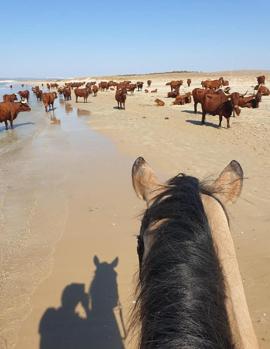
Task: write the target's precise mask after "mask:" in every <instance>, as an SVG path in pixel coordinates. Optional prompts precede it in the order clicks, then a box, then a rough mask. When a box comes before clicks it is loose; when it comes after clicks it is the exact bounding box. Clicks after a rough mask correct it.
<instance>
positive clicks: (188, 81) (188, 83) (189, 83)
mask: <svg viewBox="0 0 270 349" xmlns="http://www.w3.org/2000/svg"><path fill="white" fill-rule="evenodd" d="M187 85H188V87H190V85H191V79H187Z"/></svg>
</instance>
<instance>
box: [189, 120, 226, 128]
mask: <svg viewBox="0 0 270 349" xmlns="http://www.w3.org/2000/svg"><path fill="white" fill-rule="evenodd" d="M186 122H188V123H190V124H193V125H197V126H198V125H199V126H210V127H214V128H221V127H218V125H217V124H213V123H212V122H208V121H205V123H204V125H202V123H201V121H200V120H186Z"/></svg>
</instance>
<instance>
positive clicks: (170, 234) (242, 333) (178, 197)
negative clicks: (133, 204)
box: [131, 157, 258, 349]
mask: <svg viewBox="0 0 270 349" xmlns="http://www.w3.org/2000/svg"><path fill="white" fill-rule="evenodd" d="M243 176H244V174H243V170H242V168H241V165H240V164H239V163H238V162H237V161H235V160H233V161H231V162H230V163H229V165H227V166H226V167H225V168H224V170H223V171H222V172H221V174H220V175H219V177H218V178H217V179H216V180H215V181H212V182H209V181H208V182H201V181H199V180H198V179H197V178H195V177H192V176H188V175H185V174H179V175H177V176H175V177H173V178H171V179H170V180H169V181H167V182H166V183H165V184H161V182H160V181H159V180H158V179H157V176H156V174H155V173H154V171H153V170H152V168H151V167H150V166H149V165H148V163H147V162H146V161H145V160H144V159H143V158H142V157H139V158H138V159H137V160H136V161H135V163H134V164H133V167H132V182H133V187H134V190H135V192H136V194H137V196H138V197H139V198H141V199H143V200H145V201H146V204H147V209H146V211H145V213H144V215H143V218H142V223H141V229H140V233H139V235H138V243H137V253H138V259H139V277H138V286H137V292H136V302H135V306H134V309H133V316H132V320H131V328H133V330H134V329H136V330H137V329H138V331H139V348H140V349H145V348H151V349H152V348H164V349H165V348H170V349H174V348H175V349H176V348H188V349H199V348H200V349H201V348H209V349H210V348H211V349H212V348H215V349H238V348H241V349H257V348H258V343H257V339H256V336H255V332H254V329H253V326H252V322H251V319H250V315H249V311H248V306H247V302H246V298H245V293H244V289H243V284H242V280H241V275H240V272H239V268H238V264H237V258H236V254H235V250H234V245H233V240H232V237H231V233H230V228H229V222H228V215H227V213H226V210H225V204H226V203H229V202H235V201H236V199H237V198H238V197H239V195H240V193H241V190H242V185H243Z"/></svg>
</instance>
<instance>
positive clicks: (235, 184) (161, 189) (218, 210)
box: [132, 157, 243, 262]
mask: <svg viewBox="0 0 270 349" xmlns="http://www.w3.org/2000/svg"><path fill="white" fill-rule="evenodd" d="M132 182H133V188H134V190H135V192H136V194H137V196H138V197H139V198H140V199H143V200H144V201H145V202H146V205H147V207H148V208H150V207H151V205H153V204H155V202H156V199H157V198H159V199H158V200H160V201H162V200H163V198H162V195H163V193H164V198H166V196H168V195H170V188H171V183H172V180H170V181H168V182H167V183H161V182H160V181H159V180H158V177H157V176H156V174H155V172H154V171H153V169H152V168H151V167H150V166H149V164H148V163H147V162H146V161H145V160H144V159H143V158H142V157H139V158H137V160H136V161H135V162H134V164H133V167H132ZM242 184H243V170H242V168H241V166H240V164H239V163H238V162H237V161H235V160H233V161H231V162H230V163H229V164H228V165H227V166H226V167H225V168H224V170H223V171H222V172H221V173H220V175H219V176H218V178H217V179H216V180H215V181H212V182H211V184H210V185H208V184H207V185H203V184H202V185H200V188H201V192H200V196H201V199H202V202H203V206H204V210H205V212H206V214H207V218H208V220H209V222H210V225H211V222H212V221H213V220H214V216H216V215H217V216H219V217H220V214H221V215H223V216H224V217H225V219H226V220H227V217H226V214H225V211H224V209H223V205H224V204H226V203H228V202H232V203H233V202H235V201H236V200H237V198H238V197H239V195H240V193H241V190H242ZM209 193H210V195H208V194H209ZM213 203H214V205H213ZM209 207H210V208H209ZM213 208H215V209H213ZM163 221H164V218H162V217H160V219H159V220H158V221H155V222H154V223H153V222H152V223H151V224H150V225H149V226H148V227H147V229H146V231H145V232H144V231H142V230H141V233H140V236H139V237H138V254H139V259H140V262H141V261H142V259H144V258H145V257H146V255H147V252H149V250H150V248H151V246H152V244H153V241H154V236H153V235H154V234H151V231H153V230H155V228H156V227H157V226H158V225H159V224H162V222H163ZM142 229H143V227H142ZM140 254H141V255H140Z"/></svg>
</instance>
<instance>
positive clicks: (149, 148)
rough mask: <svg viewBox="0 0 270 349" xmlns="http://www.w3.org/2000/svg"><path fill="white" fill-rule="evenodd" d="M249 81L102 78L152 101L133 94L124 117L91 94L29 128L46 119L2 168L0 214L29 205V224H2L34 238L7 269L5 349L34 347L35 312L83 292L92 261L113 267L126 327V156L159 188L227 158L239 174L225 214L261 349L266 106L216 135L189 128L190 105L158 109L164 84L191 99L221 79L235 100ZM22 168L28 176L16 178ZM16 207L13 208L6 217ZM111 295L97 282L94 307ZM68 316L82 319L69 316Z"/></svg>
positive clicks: (267, 191)
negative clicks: (133, 84) (73, 288)
mask: <svg viewBox="0 0 270 349" xmlns="http://www.w3.org/2000/svg"><path fill="white" fill-rule="evenodd" d="M259 73H260V72H231V73H228V72H226V73H216V74H199V73H192V74H191V73H190V74H188V73H187V74H185V73H183V74H177V73H175V74H160V75H158V74H154V75H146V76H127V77H123V76H121V77H108V78H109V79H122V80H125V79H127V80H132V81H137V80H141V81H146V80H148V79H151V80H152V86H151V89H155V88H157V89H158V92H157V93H155V94H151V93H149V94H146V93H144V92H135V94H134V96H128V97H127V101H126V110H118V109H115V108H114V107H115V106H116V102H115V99H114V92H113V91H108V92H99V93H98V96H97V97H95V98H94V97H92V96H90V97H89V100H88V103H77V104H76V103H75V102H74V98H73V100H72V101H70V102H66V103H60V105H57V109H56V111H55V116H56V117H57V118H59V119H60V120H61V124H60V125H50V123H49V119H48V115H45V113H44V112H43V111H42V112H40V113H41V114H40V117H43V118H45V120H47V124H46V126H45V127H44V129H43V131H42V132H41V133H39V134H38V135H37V136H36V137H35V139H34V141H33V142H31V143H30V144H26V145H25V146H24V147H23V149H21V150H20V151H19V152H13V153H10V154H9V155H8V157H9V161H7V163H6V165H5V166H6V171H7V172H8V173H9V178H13V182H12V183H13V185H14V191H13V194H12V195H13V196H12V198H11V199H12V200H13V201H8V200H4V203H3V207H4V208H5V207H7V208H8V206H7V203H9V205H11V203H13V204H14V202H16V199H18V198H20V197H22V195H26V197H28V196H27V195H29V201H31V205H32V203H33V202H34V203H35V204H34V206H33V207H32V206H31V205H30V202H29V208H30V206H31V207H32V209H31V210H30V211H29V212H30V213H29V212H28V211H27V212H26V214H25V216H19V217H18V216H16V215H15V214H14V215H13V219H15V220H16V224H20V223H21V224H25V221H27V222H28V223H27V224H28V230H29V234H31V239H32V238H33V236H34V233H35V232H36V234H37V236H38V237H39V239H41V236H43V238H44V240H39V239H36V241H34V242H33V240H31V241H32V242H33V244H31V249H30V250H28V254H27V255H26V256H23V255H22V256H21V259H19V261H17V263H16V264H14V268H17V269H16V270H15V271H16V273H18V274H19V275H20V273H21V275H22V276H23V280H22V282H21V286H20V283H17V284H16V287H14V296H18V292H19V293H22V294H23V292H22V290H21V289H22V287H25V284H24V283H25V278H26V277H29V284H30V285H31V287H30V286H29V289H28V290H27V292H25V297H21V300H20V299H19V300H17V299H16V302H15V301H14V302H13V303H14V304H11V305H10V307H9V308H8V310H7V312H8V311H9V314H10V318H8V317H6V318H4V319H2V323H3V321H4V320H6V319H9V321H10V322H11V324H14V326H9V327H8V326H7V324H5V323H4V325H6V328H7V331H6V332H5V331H2V333H1V338H8V344H9V345H8V348H11V347H14V346H15V348H17V349H26V348H27V349H32V348H39V342H40V334H39V326H40V321H41V319H42V318H43V319H44V313H45V311H46V310H48V309H49V308H51V309H52V308H54V309H59V308H60V306H61V295H62V292H63V290H64V289H65V288H66V287H67V286H68V285H70V284H71V283H77V284H83V285H84V288H85V292H88V289H89V287H90V285H93V279H94V280H95V279H96V276H95V271H96V269H97V268H98V267H97V266H96V265H95V263H94V256H95V255H96V256H98V258H99V261H100V262H104V261H106V262H108V263H111V262H112V261H113V260H114V259H115V258H116V257H118V258H119V262H118V265H117V266H116V267H115V268H114V269H115V271H116V272H117V287H118V292H119V300H120V302H121V303H122V305H123V313H124V319H125V321H126V320H127V317H128V312H129V309H130V308H131V307H132V304H133V303H132V302H133V300H134V299H133V296H132V294H133V290H134V288H135V280H134V274H135V272H136V270H137V256H136V239H135V235H136V234H137V233H138V230H139V225H140V224H139V223H140V222H139V214H140V213H141V212H142V210H143V208H144V203H143V202H141V201H139V200H138V199H137V198H136V196H135V194H134V193H133V189H132V186H131V177H130V170H131V166H132V162H133V161H134V160H135V158H136V157H137V156H144V158H145V159H146V160H147V161H148V162H149V163H150V164H151V165H152V167H153V168H154V169H156V171H157V173H158V174H159V176H160V178H161V180H166V179H168V178H169V177H170V176H173V175H175V174H177V173H179V172H184V173H187V174H191V175H194V176H197V177H198V178H200V179H204V178H209V177H211V178H213V177H215V176H217V175H218V173H219V172H220V171H221V170H222V169H223V168H224V167H225V166H226V165H227V164H228V163H229V162H230V161H231V160H232V159H235V160H238V161H239V162H240V163H241V165H242V167H243V169H244V173H245V178H246V179H245V182H244V188H243V191H242V195H241V198H240V199H239V200H238V202H237V203H236V204H234V205H233V206H230V207H228V211H229V216H230V224H231V230H232V234H233V239H234V242H235V247H236V251H237V256H238V261H239V265H240V270H241V274H242V277H243V281H244V287H245V292H246V296H247V301H248V305H249V309H250V313H251V317H252V320H253V323H254V326H255V330H256V333H257V336H258V339H259V341H260V346H261V348H262V349H267V348H269V346H270V332H269V328H270V300H269V291H268V290H269V287H270V272H269V262H270V243H269V242H270V237H269V222H270V216H269V212H270V200H269V199H270V180H269V173H270V157H269V151H270V139H269V134H270V97H263V102H262V103H261V105H260V108H259V109H252V110H250V109H243V110H242V113H241V115H240V116H239V117H236V118H231V128H230V129H226V128H225V127H226V122H225V121H223V128H221V129H218V128H217V127H216V126H217V125H218V117H213V116H207V117H206V120H207V122H208V123H207V125H205V126H201V125H200V119H201V114H200V113H198V114H197V115H195V114H194V113H193V104H187V105H184V106H173V105H172V101H173V100H172V99H168V98H165V96H166V94H167V92H168V90H169V88H168V86H165V83H166V82H167V81H170V80H173V79H183V80H186V79H187V78H191V79H192V85H191V87H190V88H187V86H186V85H185V86H184V88H183V90H185V91H191V90H192V89H193V88H194V87H199V86H200V81H201V80H203V79H205V78H207V77H210V78H213V77H214V76H215V77H217V78H218V77H219V76H221V75H222V76H223V77H224V78H225V79H228V80H229V81H230V85H231V86H232V90H235V91H240V92H245V91H246V90H248V91H252V87H251V86H255V85H256V79H255V77H256V76H258V75H259ZM106 78H107V77H104V79H106ZM155 98H160V99H162V100H163V101H165V106H164V107H156V106H155V104H154V100H155ZM38 107H39V109H41V108H42V106H41V105H40V106H38ZM77 108H79V109H78V110H77ZM198 110H199V111H200V106H199V107H198ZM32 159H34V160H32ZM11 163H12V164H16V166H20V168H21V171H22V173H25V178H23V180H22V182H21V186H20V185H19V184H16V185H15V181H14V176H15V174H16V168H17V167H15V165H13V166H11ZM29 166H30V168H33V169H34V170H33V171H30V172H29V173H27V171H26V169H27V168H29ZM24 171H26V172H24ZM27 176H28V177H27ZM27 178H30V179H31V181H30V183H29V181H28V179H27ZM9 181H10V179H9V180H8V183H6V185H9V184H10V183H9ZM27 181H28V182H27ZM33 188H34V189H33ZM7 195H8V194H7ZM9 195H10V194H9ZM23 197H24V196H23ZM11 199H10V200H11ZM22 205H23V204H22V202H21V201H20V202H19V203H18V212H19V209H20V207H21V206H22ZM9 207H10V206H9ZM12 207H13V206H12ZM16 207H17V206H16ZM29 217H31V219H29ZM11 228H13V227H11ZM14 229H15V228H14ZM46 247H47V248H46ZM26 261H27V262H28V263H27V265H28V269H27V270H26V268H25V265H26V263H25V262H26ZM31 261H32V263H31ZM18 263H20V265H21V266H22V268H21V269H22V270H20V268H18ZM37 266H39V267H40V268H38V269H39V273H38V274H39V275H38V276H37V277H36V278H35V276H33V270H36V269H37V268H36V267H37ZM23 267H24V268H23ZM111 275H113V272H112V271H110V276H111ZM107 279H109V280H111V278H110V277H109V278H106V280H107ZM104 280H105V278H104ZM112 282H113V281H112ZM20 287H21V289H20ZM113 287H115V285H114V286H112V285H108V284H106V282H105V281H104V283H103V286H100V288H99V293H100V295H101V297H102V295H103V294H104V295H105V296H106V292H105V291H104V290H105V289H110V288H113ZM15 291H16V292H15ZM104 292H105V293H104ZM96 298H98V297H96ZM10 299H11V297H10ZM11 303H12V302H11ZM22 303H23V304H22ZM19 305H20V306H21V307H22V309H21V311H19ZM22 305H25V306H24V307H23V306H22ZM111 310H112V309H111ZM78 311H79V312H80V313H81V314H82V315H83V314H84V311H83V309H82V308H81V306H80V307H79V309H78ZM108 313H109V311H107V314H108ZM114 314H115V316H114V319H115V321H117V323H118V332H117V331H115V333H114V334H113V335H112V338H113V341H112V342H111V348H115V349H117V348H120V347H121V345H120V344H119V343H120V342H121V338H120V337H121V334H123V326H122V324H121V319H120V313H119V311H118V310H117V309H115V310H114ZM104 317H105V316H104ZM9 324H10V323H9ZM92 325H93V328H97V327H98V325H100V326H101V327H102V326H104V333H106V326H105V325H104V324H103V323H102V320H101V319H99V320H97V321H96V322H95V324H92ZM90 332H91V331H90ZM91 333H92V332H91ZM68 338H69V337H67V340H68ZM73 339H74V338H73ZM95 340H96V339H95V336H94V335H93V336H92V338H90V339H89V341H90V342H91V341H92V342H91V343H92V347H93V348H95V349H96V348H97V347H98V344H96V346H95V345H94V344H93V343H95ZM96 343H97V342H96ZM77 347H78V348H79V346H78V344H77ZM133 347H135V345H134V343H132V342H131V343H129V342H128V341H126V343H125V348H133ZM3 348H4V346H3ZM47 348H48V347H47ZM42 349H43V348H42ZM44 349H46V346H44ZM103 349H106V347H104V348H103Z"/></svg>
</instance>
